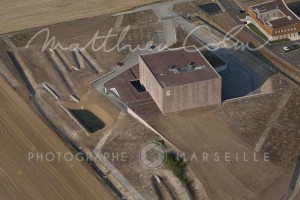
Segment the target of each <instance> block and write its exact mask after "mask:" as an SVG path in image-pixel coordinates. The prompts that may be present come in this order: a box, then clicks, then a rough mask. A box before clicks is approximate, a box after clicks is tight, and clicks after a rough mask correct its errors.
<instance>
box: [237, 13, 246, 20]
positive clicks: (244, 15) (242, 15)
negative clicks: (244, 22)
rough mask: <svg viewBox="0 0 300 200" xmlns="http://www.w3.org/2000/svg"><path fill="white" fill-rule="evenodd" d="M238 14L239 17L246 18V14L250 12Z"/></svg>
mask: <svg viewBox="0 0 300 200" xmlns="http://www.w3.org/2000/svg"><path fill="white" fill-rule="evenodd" d="M237 16H238V18H240V19H246V16H248V14H247V13H246V12H245V13H240V14H238V15H237Z"/></svg>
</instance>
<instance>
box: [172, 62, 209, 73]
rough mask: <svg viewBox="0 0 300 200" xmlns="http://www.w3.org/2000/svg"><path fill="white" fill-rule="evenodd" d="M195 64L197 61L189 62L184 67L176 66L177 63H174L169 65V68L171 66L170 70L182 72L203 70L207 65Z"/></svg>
mask: <svg viewBox="0 0 300 200" xmlns="http://www.w3.org/2000/svg"><path fill="white" fill-rule="evenodd" d="M194 64H195V62H189V63H188V64H187V66H184V67H176V66H175V65H173V66H169V67H168V68H169V71H173V72H174V73H175V74H179V73H182V72H192V71H195V70H201V69H203V68H204V67H205V66H197V67H195V66H194Z"/></svg>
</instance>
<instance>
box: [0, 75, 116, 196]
mask: <svg viewBox="0 0 300 200" xmlns="http://www.w3.org/2000/svg"><path fill="white" fill-rule="evenodd" d="M0 88H1V90H0V102H1V105H2V106H1V107H0V116H1V120H0V127H1V134H0V143H1V146H0V149H1V150H0V158H1V163H0V177H1V178H0V179H1V185H0V199H66V198H67V199H115V197H114V196H113V195H112V194H111V193H110V191H109V189H108V188H106V186H104V184H103V183H101V182H100V183H99V182H98V180H97V179H96V177H95V176H94V175H93V172H92V171H90V169H89V168H88V166H87V165H86V164H84V163H83V162H79V161H76V160H73V161H70V162H67V161H64V160H61V161H58V160H55V161H53V162H47V161H43V162H41V161H36V160H31V161H28V153H29V152H34V153H37V152H40V153H44V154H45V153H47V152H53V153H55V152H62V153H65V152H70V150H69V148H68V147H67V146H66V145H65V144H64V143H63V142H62V141H61V140H60V139H59V138H58V137H57V136H56V134H55V133H54V132H53V131H52V130H50V128H49V127H48V126H47V125H46V124H45V123H44V122H42V120H41V119H40V118H39V117H38V116H37V115H36V113H34V112H33V111H32V110H31V109H30V108H29V106H28V105H27V104H26V103H25V102H24V101H23V100H22V99H21V98H20V97H19V96H18V95H17V94H16V93H15V92H14V91H12V89H11V88H10V87H9V86H8V85H7V84H6V83H5V82H4V81H3V79H2V78H1V79H0Z"/></svg>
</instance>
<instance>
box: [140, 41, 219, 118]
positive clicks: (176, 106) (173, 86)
mask: <svg viewBox="0 0 300 200" xmlns="http://www.w3.org/2000/svg"><path fill="white" fill-rule="evenodd" d="M139 77H140V82H141V84H142V85H143V86H144V87H145V89H146V90H147V92H149V94H150V95H151V97H152V98H153V100H154V102H155V103H156V104H157V106H158V107H159V109H160V110H161V112H162V113H171V112H177V111H181V110H186V109H191V108H197V107H202V106H209V105H214V104H220V103H221V88H222V81H221V77H220V76H219V74H218V73H217V72H216V71H215V70H214V68H213V67H212V66H211V65H210V63H209V62H208V61H207V60H206V59H205V57H204V56H203V55H202V54H201V53H200V52H199V51H198V49H197V48H196V47H195V46H191V47H185V48H178V49H172V50H165V51H161V52H157V53H149V54H144V55H141V56H140V58H139Z"/></svg>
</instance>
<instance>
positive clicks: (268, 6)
mask: <svg viewBox="0 0 300 200" xmlns="http://www.w3.org/2000/svg"><path fill="white" fill-rule="evenodd" d="M251 9H252V10H253V11H255V10H257V9H258V10H259V13H264V12H267V11H270V10H274V9H280V11H281V12H282V13H284V14H285V15H286V16H285V17H282V18H279V19H275V20H270V21H269V22H270V24H272V26H271V28H273V29H277V28H281V27H285V26H289V25H292V24H296V23H299V22H300V21H299V19H298V18H297V16H296V15H295V14H294V13H293V12H291V11H290V10H289V9H288V7H287V6H286V4H285V3H284V2H283V1H282V0H274V1H269V2H266V3H262V4H258V5H254V6H252V7H251ZM287 16H290V17H291V18H292V19H291V20H290V19H288V18H287Z"/></svg>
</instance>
